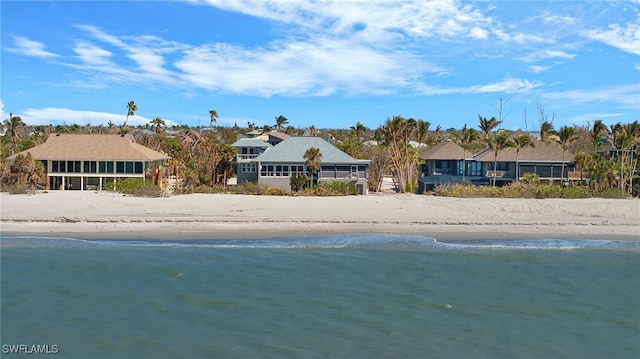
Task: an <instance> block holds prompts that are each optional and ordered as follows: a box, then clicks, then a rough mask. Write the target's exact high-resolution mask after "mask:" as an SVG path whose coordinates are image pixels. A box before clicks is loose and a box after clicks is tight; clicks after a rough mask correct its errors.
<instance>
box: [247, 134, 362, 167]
mask: <svg viewBox="0 0 640 359" xmlns="http://www.w3.org/2000/svg"><path fill="white" fill-rule="evenodd" d="M311 147H315V148H318V149H319V150H320V153H321V154H322V162H327V163H353V162H362V161H358V160H356V159H355V158H353V157H351V156H349V155H348V154H346V153H344V152H342V151H340V150H339V149H337V148H336V147H334V146H333V145H331V144H330V143H329V142H327V141H325V140H323V139H322V138H320V137H289V138H287V139H286V140H284V141H282V142H280V143H279V144H277V145H276V146H274V147H273V148H270V149H268V150H267V151H265V152H264V153H263V154H261V155H260V156H258V157H256V158H255V159H254V160H253V161H254V162H288V163H304V162H305V161H306V160H305V158H304V153H305V152H306V151H307V150H308V149H309V148H311Z"/></svg>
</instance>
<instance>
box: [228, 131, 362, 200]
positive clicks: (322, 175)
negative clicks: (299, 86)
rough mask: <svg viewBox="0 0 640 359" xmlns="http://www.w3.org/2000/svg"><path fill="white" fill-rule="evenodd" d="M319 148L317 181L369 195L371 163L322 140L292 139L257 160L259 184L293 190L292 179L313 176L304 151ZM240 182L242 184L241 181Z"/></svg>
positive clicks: (268, 150)
mask: <svg viewBox="0 0 640 359" xmlns="http://www.w3.org/2000/svg"><path fill="white" fill-rule="evenodd" d="M312 147H314V148H318V149H319V150H320V153H321V154H322V158H321V166H320V171H319V172H318V174H317V177H314V178H317V181H318V182H327V181H343V182H349V183H353V184H354V185H355V186H356V188H357V189H358V192H359V193H360V194H367V193H368V184H367V181H368V177H369V164H370V163H371V161H369V160H357V159H355V158H353V157H351V156H349V155H348V154H346V153H344V152H342V151H340V150H339V149H337V148H336V147H334V146H333V145H331V144H330V143H329V142H327V141H325V140H324V139H322V138H320V137H289V138H287V139H285V140H284V141H282V142H280V143H278V144H277V145H276V146H273V147H271V148H268V149H267V150H265V151H264V153H262V154H260V155H259V156H257V157H255V158H254V159H252V160H251V162H253V163H255V165H256V170H257V183H258V184H260V185H265V186H269V187H277V188H282V189H285V190H290V189H291V176H292V175H293V174H304V175H306V176H308V177H309V176H311V175H314V174H311V173H309V171H308V169H307V166H306V165H305V162H306V159H305V158H304V154H305V152H306V151H307V150H308V149H309V148H312ZM238 183H240V182H238Z"/></svg>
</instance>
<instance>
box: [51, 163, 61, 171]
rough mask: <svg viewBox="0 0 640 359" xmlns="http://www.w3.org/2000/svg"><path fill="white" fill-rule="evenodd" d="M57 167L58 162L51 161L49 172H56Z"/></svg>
mask: <svg viewBox="0 0 640 359" xmlns="http://www.w3.org/2000/svg"><path fill="white" fill-rule="evenodd" d="M58 171H59V166H58V161H51V172H58Z"/></svg>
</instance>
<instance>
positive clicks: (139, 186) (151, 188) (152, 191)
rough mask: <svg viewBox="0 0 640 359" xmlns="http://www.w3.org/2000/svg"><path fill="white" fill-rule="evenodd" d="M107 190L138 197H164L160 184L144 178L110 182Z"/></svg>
mask: <svg viewBox="0 0 640 359" xmlns="http://www.w3.org/2000/svg"><path fill="white" fill-rule="evenodd" d="M107 190H111V191H114V192H119V193H123V194H130V195H132V196H136V197H162V196H163V192H162V190H161V189H160V187H159V186H156V185H155V184H153V182H151V181H145V180H143V179H142V178H127V179H124V180H121V181H117V182H115V183H110V184H109V186H108V187H107Z"/></svg>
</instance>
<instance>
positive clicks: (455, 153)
mask: <svg viewBox="0 0 640 359" xmlns="http://www.w3.org/2000/svg"><path fill="white" fill-rule="evenodd" d="M462 157H464V149H463V148H462V147H461V146H459V145H457V144H455V143H453V142H449V141H444V142H440V143H438V144H437V145H435V146H433V147H431V148H429V149H427V150H426V151H424V152H422V153H421V154H420V158H421V159H423V160H461V159H462ZM470 157H472V153H470V152H469V151H467V158H470Z"/></svg>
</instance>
